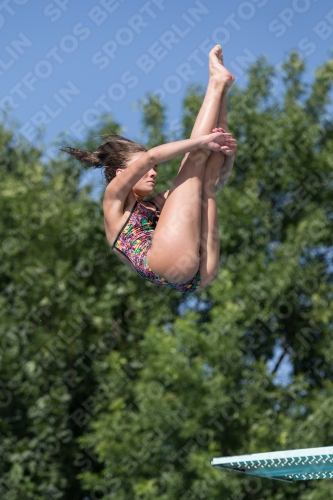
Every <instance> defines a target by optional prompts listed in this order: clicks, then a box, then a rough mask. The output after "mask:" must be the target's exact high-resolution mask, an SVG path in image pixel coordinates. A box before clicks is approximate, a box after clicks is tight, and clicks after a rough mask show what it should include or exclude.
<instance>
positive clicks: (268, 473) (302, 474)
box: [211, 446, 333, 482]
mask: <svg viewBox="0 0 333 500" xmlns="http://www.w3.org/2000/svg"><path fill="white" fill-rule="evenodd" d="M211 465H212V466H213V467H217V468H219V469H224V470H229V471H235V472H243V473H245V474H251V475H253V476H259V477H265V478H270V479H278V480H280V481H287V482H293V481H307V480H310V479H327V478H329V479H333V446H326V447H323V448H304V449H299V450H285V451H274V452H270V453H255V454H252V455H238V456H235V457H220V458H213V460H212V461H211Z"/></svg>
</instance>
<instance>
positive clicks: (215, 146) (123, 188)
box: [104, 132, 233, 202]
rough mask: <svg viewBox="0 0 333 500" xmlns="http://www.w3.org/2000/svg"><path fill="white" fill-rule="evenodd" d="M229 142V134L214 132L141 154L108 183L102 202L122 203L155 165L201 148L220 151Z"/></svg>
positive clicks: (157, 147)
mask: <svg viewBox="0 0 333 500" xmlns="http://www.w3.org/2000/svg"><path fill="white" fill-rule="evenodd" d="M230 141H233V139H232V136H231V134H227V133H223V132H214V133H212V134H208V135H203V136H199V137H196V138H194V139H185V140H182V141H176V142H170V143H168V144H162V145H161V146H156V147H155V148H152V149H150V150H149V151H147V152H146V153H144V154H142V156H140V158H138V159H137V160H136V161H135V162H133V163H131V164H130V165H129V167H127V168H126V169H125V170H124V171H123V173H122V175H119V176H117V177H115V178H114V179H113V180H112V181H111V182H110V184H109V185H108V187H107V188H106V191H105V198H104V200H106V199H110V200H112V199H113V200H115V199H117V200H118V201H121V202H124V201H125V200H126V198H127V196H128V194H129V192H130V191H131V189H132V188H133V186H134V185H135V184H136V183H137V182H138V181H139V180H140V179H141V177H142V176H143V175H145V174H146V173H147V172H148V171H149V170H150V169H151V168H153V167H154V166H155V165H158V164H159V163H164V162H166V161H168V160H171V159H172V158H176V157H177V156H180V155H182V154H184V153H188V152H191V151H196V150H197V149H201V148H202V149H208V150H210V151H221V148H222V147H224V146H225V145H226V144H228V143H230Z"/></svg>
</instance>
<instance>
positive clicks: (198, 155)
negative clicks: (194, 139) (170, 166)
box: [188, 149, 210, 167]
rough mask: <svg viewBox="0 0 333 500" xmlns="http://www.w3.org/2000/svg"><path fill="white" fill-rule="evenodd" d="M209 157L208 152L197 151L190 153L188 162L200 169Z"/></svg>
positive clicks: (203, 150)
mask: <svg viewBox="0 0 333 500" xmlns="http://www.w3.org/2000/svg"><path fill="white" fill-rule="evenodd" d="M209 155H210V151H209V150H205V149H197V150H196V151H192V152H191V153H189V155H188V160H190V161H191V162H192V163H194V164H195V165H196V166H198V167H200V166H204V165H205V164H206V162H207V160H208V157H209Z"/></svg>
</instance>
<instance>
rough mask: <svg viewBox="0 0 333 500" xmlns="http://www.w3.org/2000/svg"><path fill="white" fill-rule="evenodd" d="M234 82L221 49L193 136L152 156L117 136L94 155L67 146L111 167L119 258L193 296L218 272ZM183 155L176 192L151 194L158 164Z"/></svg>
mask: <svg viewBox="0 0 333 500" xmlns="http://www.w3.org/2000/svg"><path fill="white" fill-rule="evenodd" d="M233 81H234V77H233V76H232V74H231V73H230V72H229V71H228V70H227V69H226V68H225V67H224V66H223V58H222V49H221V46H220V45H216V46H215V47H214V48H213V49H212V50H211V52H210V54H209V83H208V87H207V91H206V95H205V98H204V100H203V103H202V106H201V109H200V111H199V114H198V116H197V118H196V121H195V124H194V127H193V130H192V133H191V137H190V139H186V140H183V141H176V142H171V143H168V144H163V145H160V146H157V147H155V148H152V149H150V150H149V151H147V149H146V148H144V147H143V146H141V145H140V144H137V143H135V142H132V141H130V140H128V139H126V138H124V137H121V136H119V135H110V136H108V137H107V142H105V143H104V144H102V145H101V146H100V147H99V148H98V149H97V151H95V152H90V151H80V150H78V149H74V148H65V149H64V151H66V152H67V153H69V154H71V155H73V156H75V157H76V158H77V159H79V160H80V161H81V162H82V163H84V164H85V165H88V166H91V167H104V175H105V178H106V181H107V182H108V186H107V188H106V190H105V196H104V202H103V208H104V222H105V232H106V237H107V240H108V242H109V243H110V245H111V246H112V248H113V250H114V251H115V252H116V254H117V255H118V257H119V258H120V260H122V261H123V262H124V263H125V264H127V265H128V266H129V267H130V268H131V269H133V270H135V271H136V272H137V273H138V274H139V275H140V276H142V277H143V278H146V279H147V280H148V281H151V282H152V283H154V284H156V285H164V286H168V287H171V288H173V289H175V290H178V291H180V292H187V293H192V292H194V291H196V290H198V289H199V288H204V287H207V286H208V285H209V284H210V283H211V282H212V280H213V279H214V278H215V276H216V274H217V271H218V265H219V255H220V245H219V231H218V217H217V206H216V191H218V190H219V189H221V188H222V187H223V185H224V184H225V183H226V181H227V180H228V178H229V176H230V173H231V170H232V167H233V162H234V155H235V153H236V141H235V140H234V139H233V138H232V136H231V134H229V133H227V127H228V124H227V106H226V92H227V90H228V88H229V87H230V86H231V85H232V83H233ZM183 154H185V156H184V159H183V161H182V163H181V166H180V169H179V171H178V174H177V176H176V178H175V180H174V182H173V184H172V185H171V187H170V189H169V190H168V191H164V192H162V193H159V194H156V195H154V196H151V195H152V193H153V191H154V185H155V181H156V177H157V171H156V165H158V164H160V163H164V162H166V161H168V160H171V159H172V158H175V157H177V156H179V155H183ZM147 196H148V197H149V198H146V197H147Z"/></svg>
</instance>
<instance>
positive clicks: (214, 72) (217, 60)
mask: <svg viewBox="0 0 333 500" xmlns="http://www.w3.org/2000/svg"><path fill="white" fill-rule="evenodd" d="M209 75H210V77H211V78H214V79H216V80H218V81H220V82H222V83H223V84H224V86H225V87H226V89H228V88H229V87H231V85H232V84H233V83H234V80H235V77H234V76H233V75H232V74H231V73H230V71H228V70H227V68H226V67H225V66H223V55H222V47H221V45H215V47H213V48H212V50H211V51H210V53H209Z"/></svg>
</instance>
